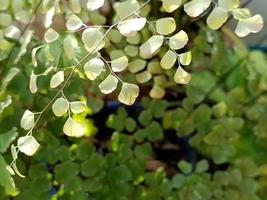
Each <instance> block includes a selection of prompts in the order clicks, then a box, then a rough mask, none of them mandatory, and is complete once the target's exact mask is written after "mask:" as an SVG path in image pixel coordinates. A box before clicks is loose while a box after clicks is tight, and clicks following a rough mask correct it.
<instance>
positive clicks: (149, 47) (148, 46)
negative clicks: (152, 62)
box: [140, 35, 164, 59]
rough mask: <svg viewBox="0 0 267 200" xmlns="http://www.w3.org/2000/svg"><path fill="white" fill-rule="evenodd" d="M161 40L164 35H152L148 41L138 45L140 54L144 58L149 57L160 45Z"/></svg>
mask: <svg viewBox="0 0 267 200" xmlns="http://www.w3.org/2000/svg"><path fill="white" fill-rule="evenodd" d="M163 40H164V36H162V35H153V36H152V37H151V38H149V39H148V41H146V42H145V43H144V44H142V45H141V46H140V56H141V57H142V58H145V59H147V58H151V57H152V56H153V54H154V53H155V52H156V51H157V50H159V48H160V47H161V46H162V44H163Z"/></svg>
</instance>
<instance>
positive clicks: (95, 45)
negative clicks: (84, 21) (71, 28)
mask: <svg viewBox="0 0 267 200" xmlns="http://www.w3.org/2000/svg"><path fill="white" fill-rule="evenodd" d="M82 41H83V43H84V44H85V48H86V50H87V51H88V52H92V51H95V52H96V51H99V50H100V49H102V48H103V47H104V46H105V41H103V35H102V33H101V32H100V31H99V30H98V29H97V28H87V29H86V30H85V31H83V34H82Z"/></svg>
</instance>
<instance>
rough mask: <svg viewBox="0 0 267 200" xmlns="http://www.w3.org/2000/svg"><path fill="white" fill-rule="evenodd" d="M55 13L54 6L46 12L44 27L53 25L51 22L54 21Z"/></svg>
mask: <svg viewBox="0 0 267 200" xmlns="http://www.w3.org/2000/svg"><path fill="white" fill-rule="evenodd" d="M54 15H55V7H54V6H52V7H51V8H50V9H49V10H48V12H47V13H46V14H45V17H44V21H43V23H44V27H45V28H46V29H47V28H48V27H50V26H51V24H52V23H53V17H54Z"/></svg>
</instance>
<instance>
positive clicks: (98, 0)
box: [87, 0, 105, 11]
mask: <svg viewBox="0 0 267 200" xmlns="http://www.w3.org/2000/svg"><path fill="white" fill-rule="evenodd" d="M104 3H105V0H87V8H88V10H90V11H94V10H97V9H99V8H100V7H102V6H103V5H104Z"/></svg>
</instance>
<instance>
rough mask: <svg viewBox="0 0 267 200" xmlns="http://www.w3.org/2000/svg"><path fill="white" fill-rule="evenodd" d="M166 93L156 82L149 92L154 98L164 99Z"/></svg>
mask: <svg viewBox="0 0 267 200" xmlns="http://www.w3.org/2000/svg"><path fill="white" fill-rule="evenodd" d="M165 93H166V92H165V90H164V89H163V88H162V87H160V86H158V85H157V84H154V85H153V87H152V89H151V90H150V92H149V96H150V97H151V98H153V99H162V98H163V97H164V96H165Z"/></svg>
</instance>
